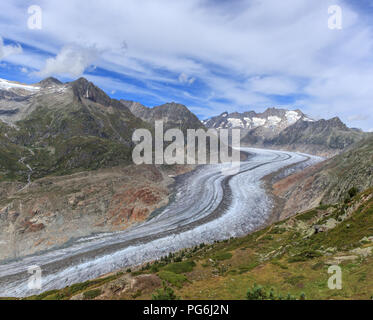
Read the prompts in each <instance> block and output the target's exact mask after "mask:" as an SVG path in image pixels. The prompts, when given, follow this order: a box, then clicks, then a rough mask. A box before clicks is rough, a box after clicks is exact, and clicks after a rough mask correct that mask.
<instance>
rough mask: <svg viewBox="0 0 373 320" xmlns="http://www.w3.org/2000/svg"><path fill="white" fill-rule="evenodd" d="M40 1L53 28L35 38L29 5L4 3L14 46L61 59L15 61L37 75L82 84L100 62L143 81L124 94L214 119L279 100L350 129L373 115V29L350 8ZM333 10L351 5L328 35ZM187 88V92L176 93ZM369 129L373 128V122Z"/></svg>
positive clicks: (288, 3)
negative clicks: (173, 102) (178, 104)
mask: <svg viewBox="0 0 373 320" xmlns="http://www.w3.org/2000/svg"><path fill="white" fill-rule="evenodd" d="M19 2H22V1H21V0H20V1H19ZM24 3H26V1H25V0H24ZM38 3H39V4H40V6H41V7H42V8H43V30H40V32H32V31H30V30H25V28H24V18H25V17H24V7H26V6H21V5H15V4H14V3H12V2H9V1H1V2H0V30H2V33H3V35H4V37H5V36H6V38H7V39H12V40H14V41H17V42H23V43H25V44H28V45H31V46H34V47H37V48H40V49H42V50H47V51H49V52H52V53H53V54H55V55H56V58H53V59H49V60H48V61H47V64H46V65H45V67H43V66H42V65H41V66H40V60H41V58H44V59H45V56H43V55H39V56H36V54H35V52H28V54H27V55H26V54H23V55H20V56H12V57H9V58H8V59H9V60H11V61H12V62H19V63H21V64H22V65H25V66H26V67H28V68H29V69H32V70H34V69H39V68H41V73H40V75H46V74H51V73H54V74H59V73H67V74H68V75H70V76H71V77H77V76H78V74H79V75H80V74H81V73H82V72H83V71H84V69H86V68H87V67H89V65H90V64H92V63H93V62H92V60H94V63H95V64H97V66H98V67H99V68H105V69H107V70H111V71H114V72H117V73H119V74H121V75H123V76H124V77H125V78H135V79H136V80H137V83H138V82H140V83H141V85H134V84H128V85H127V83H123V82H122V85H121V86H122V88H127V87H129V88H130V89H131V91H132V92H135V91H137V92H139V93H140V92H144V93H145V92H146V91H147V90H148V95H153V96H160V97H161V98H163V99H173V98H174V97H180V99H181V98H182V97H183V98H185V97H187V98H188V99H189V100H188V101H190V104H191V105H193V106H194V108H195V110H200V112H199V113H200V114H202V113H203V114H204V115H214V114H216V113H218V112H220V111H225V110H228V111H235V110H238V111H243V110H247V109H248V108H250V109H252V108H255V109H261V108H265V107H267V106H269V105H278V102H277V101H273V100H272V98H270V97H269V95H272V94H277V95H288V94H295V95H297V96H301V97H302V98H301V99H300V100H298V101H297V102H296V104H295V105H296V107H300V108H302V109H304V111H305V112H306V113H308V114H310V115H320V116H322V117H332V116H335V115H338V116H340V117H341V118H342V119H343V120H344V121H346V122H351V121H353V117H354V115H357V114H371V113H372V111H373V104H372V101H373V90H372V88H371V84H372V83H373V76H372V75H373V58H372V57H373V54H372V53H373V27H372V25H371V24H370V21H371V19H370V21H369V19H361V13H360V12H359V11H357V10H356V8H355V7H352V6H351V4H350V3H351V2H350V1H344V0H313V1H310V0H282V1H278V0H266V1H252V0H241V1H235V2H234V3H232V4H231V3H229V4H226V3H224V2H223V1H219V2H218V1H206V0H188V1H174V0H159V1H156V2H155V1H153V0H143V1H141V5H140V4H139V1H138V0H126V1H125V5H123V1H121V0H105V1H104V0H97V1H94V2H92V3H90V5H89V6H87V5H86V3H84V2H83V1H81V2H79V1H74V0H65V1H63V2H56V1H53V2H52V1H47V0H40V1H39V2H38ZM330 4H338V5H340V6H341V7H342V11H343V29H342V30H329V29H328V24H327V20H328V13H327V11H328V6H329V5H330ZM139 17H141V20H139ZM69 43H79V46H78V49H76V48H74V50H71V49H66V44H69ZM92 44H95V45H96V48H97V51H99V54H97V53H96V54H97V59H91V54H90V53H89V54H84V53H82V52H85V50H88V51H90V50H89V48H92ZM64 46H65V47H64ZM61 48H64V49H62V50H61ZM83 48H88V49H83ZM72 51H73V52H75V53H72ZM96 54H93V55H94V56H96ZM21 58H22V59H21ZM8 59H7V60H8ZM191 75H192V77H191ZM191 79H198V84H202V86H201V87H202V88H203V90H202V89H201V92H196V90H195V89H196V87H198V86H197V85H196V84H195V83H194V84H195V85H193V86H190V85H188V84H189V82H188V81H191V82H193V80H191ZM179 83H182V84H185V86H184V87H183V88H178V89H177V88H171V86H170V87H169V86H168V85H169V84H179ZM115 84H116V86H115V88H112V89H114V90H118V91H120V88H119V87H120V83H115ZM142 84H145V85H144V86H142ZM112 89H110V91H111V90H112ZM192 89H193V91H192ZM188 90H190V91H189V95H186V94H184V92H187V93H188ZM110 91H109V92H110ZM123 91H124V90H123ZM123 91H122V92H123ZM149 91H152V92H149ZM223 100H225V101H227V102H225V103H223V102H221V101H223ZM217 101H218V102H217ZM140 102H141V101H140ZM201 109H205V110H206V111H205V112H203V111H202V110H201ZM360 124H361V126H362V127H363V128H365V129H368V128H372V126H373V118H372V117H371V118H367V119H365V120H362V121H360V122H359V125H360ZM352 125H353V123H352Z"/></svg>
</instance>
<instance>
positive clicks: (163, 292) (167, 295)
mask: <svg viewBox="0 0 373 320" xmlns="http://www.w3.org/2000/svg"><path fill="white" fill-rule="evenodd" d="M152 300H180V298H179V297H177V296H176V295H175V292H174V290H172V288H170V287H167V286H166V283H165V282H164V281H163V288H162V289H158V290H157V291H156V293H155V294H153V295H152Z"/></svg>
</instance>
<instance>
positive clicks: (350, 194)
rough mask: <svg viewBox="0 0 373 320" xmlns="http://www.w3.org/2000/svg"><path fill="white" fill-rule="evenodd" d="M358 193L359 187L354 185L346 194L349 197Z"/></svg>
mask: <svg viewBox="0 0 373 320" xmlns="http://www.w3.org/2000/svg"><path fill="white" fill-rule="evenodd" d="M358 193H359V189H358V188H356V187H352V188H351V189H350V190H348V195H349V196H350V198H353V197H355V196H356V195H357V194H358Z"/></svg>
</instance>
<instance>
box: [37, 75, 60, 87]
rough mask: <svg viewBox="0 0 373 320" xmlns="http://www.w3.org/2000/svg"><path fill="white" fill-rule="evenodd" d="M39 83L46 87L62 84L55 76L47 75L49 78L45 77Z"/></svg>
mask: <svg viewBox="0 0 373 320" xmlns="http://www.w3.org/2000/svg"><path fill="white" fill-rule="evenodd" d="M39 85H40V86H41V87H42V88H48V87H53V86H62V85H63V83H62V82H61V81H60V80H58V79H56V78H53V77H49V78H46V79H44V80H42V81H40V82H39Z"/></svg>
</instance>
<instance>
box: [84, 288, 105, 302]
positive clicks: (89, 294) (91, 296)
mask: <svg viewBox="0 0 373 320" xmlns="http://www.w3.org/2000/svg"><path fill="white" fill-rule="evenodd" d="M101 293H102V291H101V289H93V290H89V291H86V292H84V293H83V297H84V299H85V300H92V299H94V298H96V297H98V296H99V295H101Z"/></svg>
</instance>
